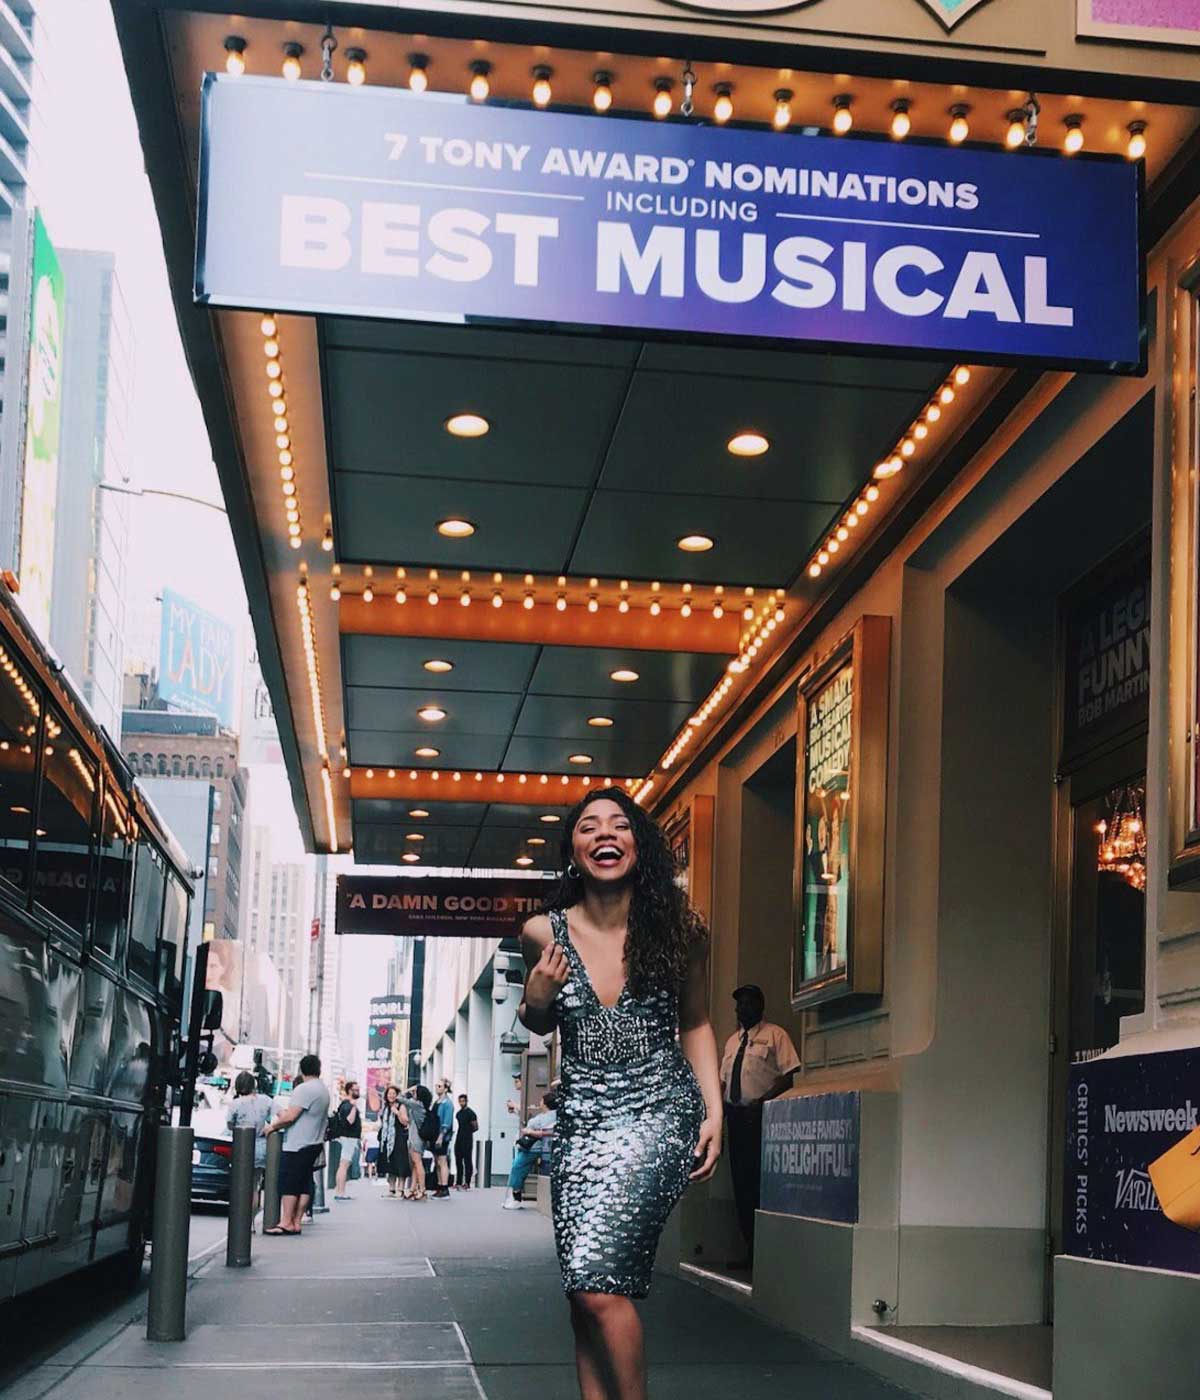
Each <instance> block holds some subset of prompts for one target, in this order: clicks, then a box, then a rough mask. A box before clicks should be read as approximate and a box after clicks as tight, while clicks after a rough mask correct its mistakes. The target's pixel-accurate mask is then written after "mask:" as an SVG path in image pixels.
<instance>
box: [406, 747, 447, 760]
mask: <svg viewBox="0 0 1200 1400" xmlns="http://www.w3.org/2000/svg"><path fill="white" fill-rule="evenodd" d="M413 752H414V753H415V754H416V756H417V757H418V758H440V757H441V756H442V751H441V749H431V748H428V747H422V748H419V749H414V750H413Z"/></svg>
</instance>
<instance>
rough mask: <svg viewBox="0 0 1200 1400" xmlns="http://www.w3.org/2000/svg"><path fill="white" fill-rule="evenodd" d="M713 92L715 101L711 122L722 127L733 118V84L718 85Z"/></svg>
mask: <svg viewBox="0 0 1200 1400" xmlns="http://www.w3.org/2000/svg"><path fill="white" fill-rule="evenodd" d="M713 91H714V92H715V93H716V94H717V100H716V102H714V103H713V120H714V121H716V122H719V123H721V124H722V125H724V123H725V122H727V121H728V120H729V118H730V117H732V116H733V84H732V83H718V84H717V85H716V87H715V88H714V89H713Z"/></svg>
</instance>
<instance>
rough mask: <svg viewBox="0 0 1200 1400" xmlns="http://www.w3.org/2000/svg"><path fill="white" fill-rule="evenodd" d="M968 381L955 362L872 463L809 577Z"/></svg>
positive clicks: (964, 370) (813, 561)
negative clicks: (901, 434)
mask: <svg viewBox="0 0 1200 1400" xmlns="http://www.w3.org/2000/svg"><path fill="white" fill-rule="evenodd" d="M970 382H971V371H970V369H969V368H968V367H967V366H966V365H958V366H957V367H956V368H955V369H954V371H953V373H952V374H951V375H950V377H949V378H948V379H947V380H946V382H945V383H944V384H943V385H942V386H941V388H939V389H938V391H937V392H936V393H935V394H934V396H933V397H932V398H931V399H930V401H929V403H928V404H926V406H925V408H924V410H923V412H922V413H921V415H920V417H918V418H917V420H916V422H914V423H913V424H912V426H911V427H910V428H909V430H908V432H907V433H906V434H905V435H904V437H903V438H901V439H900V441H899V442H898V443H897V444H896V448H895V451H894V452H892V454H891V455H890V456H889V457H885V458H884V459H883V460H882V461H881V462H880V463H879V464H878V465H877V466H876V467H875V470H874V472H873V473H872V476H873V477H874V480H873V481H872V482H871V483H870V484H869V485H868V486H867V487H865V489H864V490H863V491H862V492H861V493H860V494H859V496H858V497H857V499H856V500H854V501H853V502H852V503H851V504H850V506H849V507H848V509H847V510H846V513H845V514H844V515H843V516H842V518H841V520H840V521H839V522H838V524H837V525H836V526H835V527H834V529H833V530H832V531H831V533H830V535H829V538H828V539H827V540H826V541H825V543H824V544H823V545H822V546H821V547H820V549H818V550H817V552H816V554H815V555H814V556H813V558H812V559H811V560H810V561H809V564H808V576H809V578H811V579H817V578H820V577H821V575H822V573H824V571H825V570H826V568H828V567H829V566H830V564H832V563H833V560H834V556H835V555H837V554H838V553H839V552H840V551H841V548H842V546H843V545H844V544H846V543H847V542H848V541H849V540H850V538H851V536H852V535H853V534H854V532H855V530H857V528H858V526H859V525H860V524H862V522H863V519H864V518H865V517H866V515H867V514H868V513H869V512H870V509H871V507H872V505H874V503H875V502H876V501H877V500H878V499H879V494H880V493H879V487H878V486H877V485H876V484H875V483H876V482H878V481H888V480H890V479H891V478H892V477H894V476H898V475H899V474H900V472H902V471H903V470H904V466H905V463H906V462H908V461H909V460H910V458H912V457H914V456H915V455H916V453H917V451H918V445H919V444H920V443H922V442H924V441H925V439H926V438H927V437H928V436H929V434H930V432H931V431H932V430H933V428H934V426H935V425H936V424H937V423H939V422H940V421H941V418H942V414H943V413H944V411H945V410H946V409H947V408H948V407H949V406H950V405H951V404H952V403H953V402H954V400H955V398H956V397H957V395H958V390H959V389H962V388H964V387H965V386H966V385H967V384H969V383H970Z"/></svg>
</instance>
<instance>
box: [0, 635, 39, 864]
mask: <svg viewBox="0 0 1200 1400" xmlns="http://www.w3.org/2000/svg"><path fill="white" fill-rule="evenodd" d="M41 713H42V706H41V701H40V699H39V698H38V692H37V691H36V690H35V689H34V687H33V686H32V685H31V684H30V681H29V678H28V677H27V676H26V674H25V672H24V670H22V668H21V667H20V666H19V665H18V664H17V662H16V660H15V659H14V658H13V656H12V655H11V654H10V653H9V650H8V648H7V647H6V646H5V645H4V642H3V638H2V637H0V877H2V878H3V879H4V880H5V881H6V882H7V883H8V884H10V885H15V886H16V887H17V889H21V890H24V889H28V887H29V837H30V834H31V828H32V825H33V815H32V813H33V778H34V753H33V748H34V744H35V742H36V741H37V732H38V723H39V721H40V719H41Z"/></svg>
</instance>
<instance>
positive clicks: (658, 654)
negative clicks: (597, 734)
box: [529, 647, 726, 705]
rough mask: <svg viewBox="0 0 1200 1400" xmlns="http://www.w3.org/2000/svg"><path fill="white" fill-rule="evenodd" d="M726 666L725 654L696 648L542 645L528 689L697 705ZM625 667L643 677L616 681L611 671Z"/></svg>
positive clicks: (589, 697)
mask: <svg viewBox="0 0 1200 1400" xmlns="http://www.w3.org/2000/svg"><path fill="white" fill-rule="evenodd" d="M725 665H726V662H725V659H724V658H723V657H720V656H703V655H699V654H697V653H696V652H665V651H613V650H608V649H606V648H603V647H586V648H584V647H543V648H542V654H541V656H540V657H539V658H538V663H537V667H536V669H535V670H534V673H533V680H532V681H531V682H530V686H529V692H530V694H531V695H574V696H581V697H585V698H587V699H592V700H599V701H606V700H660V701H662V700H666V701H673V702H675V703H677V704H685V705H686V704H689V703H690V704H692V705H694V704H695V702H696V701H698V700H702V699H704V697H705V696H706V695H707V694H708V693H709V691H710V690H711V689H712V688H713V686H714V685H716V683H717V681H718V679H719V678H720V676H721V673H722V672H723V671H724V669H725ZM623 667H628V668H630V669H631V670H634V671H636V672H637V675H638V679H637V680H636V681H633V682H628V683H627V682H622V681H614V680H612V679H611V675H612V672H613V671H615V670H619V669H621V668H623Z"/></svg>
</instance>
